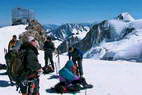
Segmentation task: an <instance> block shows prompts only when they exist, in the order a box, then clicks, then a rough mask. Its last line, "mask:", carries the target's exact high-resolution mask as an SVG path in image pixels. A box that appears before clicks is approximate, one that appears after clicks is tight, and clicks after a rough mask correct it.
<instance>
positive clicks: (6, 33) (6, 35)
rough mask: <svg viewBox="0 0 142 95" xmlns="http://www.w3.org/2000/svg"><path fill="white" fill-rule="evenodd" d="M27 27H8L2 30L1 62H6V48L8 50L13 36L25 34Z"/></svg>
mask: <svg viewBox="0 0 142 95" xmlns="http://www.w3.org/2000/svg"><path fill="white" fill-rule="evenodd" d="M25 28H26V25H17V26H7V27H2V28H0V54H1V57H2V58H1V59H0V62H4V48H6V49H7V48H8V43H9V41H10V40H11V39H12V36H13V35H17V38H18V35H19V34H21V33H22V32H25V31H26V30H25Z"/></svg>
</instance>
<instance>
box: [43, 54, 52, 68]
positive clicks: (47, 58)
mask: <svg viewBox="0 0 142 95" xmlns="http://www.w3.org/2000/svg"><path fill="white" fill-rule="evenodd" d="M44 56H45V57H44V58H45V67H47V66H48V65H49V63H48V61H49V60H50V63H51V66H52V69H53V70H54V62H53V54H52V53H48V52H45V55H44Z"/></svg>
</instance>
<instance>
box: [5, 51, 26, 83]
mask: <svg viewBox="0 0 142 95" xmlns="http://www.w3.org/2000/svg"><path fill="white" fill-rule="evenodd" d="M25 54H26V53H25V51H24V50H21V51H18V52H17V51H16V50H12V51H9V52H8V53H7V54H6V55H5V59H6V63H7V67H8V68H7V73H8V76H9V77H10V80H12V81H15V82H16V81H17V80H18V79H20V77H21V75H22V73H23V71H24V67H25V65H24V58H25Z"/></svg>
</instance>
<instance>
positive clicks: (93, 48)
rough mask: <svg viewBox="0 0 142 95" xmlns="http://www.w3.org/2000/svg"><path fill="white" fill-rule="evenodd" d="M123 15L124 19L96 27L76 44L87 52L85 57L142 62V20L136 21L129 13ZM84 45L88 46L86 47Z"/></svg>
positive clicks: (103, 23)
mask: <svg viewBox="0 0 142 95" xmlns="http://www.w3.org/2000/svg"><path fill="white" fill-rule="evenodd" d="M121 15H122V16H123V19H118V18H117V19H112V20H108V21H104V22H101V23H100V24H97V25H94V26H93V27H92V29H91V31H90V32H88V34H87V36H86V37H85V38H84V39H83V40H82V41H81V42H80V43H78V44H76V46H78V47H80V48H82V47H83V50H84V51H87V53H86V54H85V57H87V58H97V59H106V60H131V61H142V60H141V59H142V49H141V46H142V27H141V26H142V20H141V19H138V20H134V19H132V17H131V16H130V15H129V14H128V13H127V14H126V13H123V14H121ZM118 17H119V16H118ZM126 19H129V21H128V20H127V21H126ZM84 44H85V46H86V45H88V46H86V47H84Z"/></svg>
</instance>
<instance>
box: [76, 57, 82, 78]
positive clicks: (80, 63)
mask: <svg viewBox="0 0 142 95" xmlns="http://www.w3.org/2000/svg"><path fill="white" fill-rule="evenodd" d="M77 61H78V62H77V63H78V69H79V75H80V77H82V76H83V67H82V59H79V60H77Z"/></svg>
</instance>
